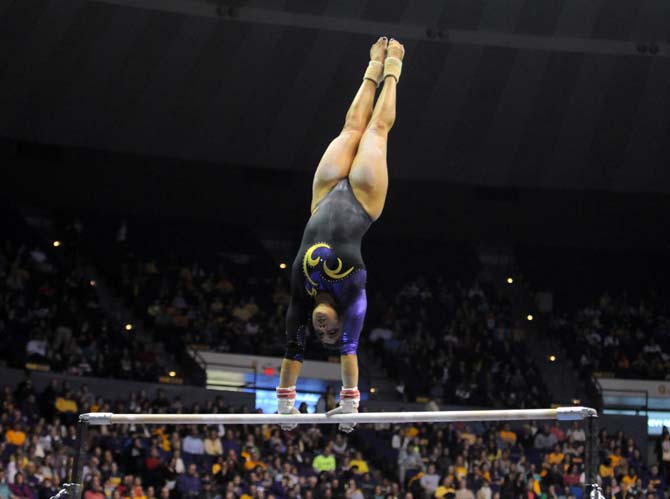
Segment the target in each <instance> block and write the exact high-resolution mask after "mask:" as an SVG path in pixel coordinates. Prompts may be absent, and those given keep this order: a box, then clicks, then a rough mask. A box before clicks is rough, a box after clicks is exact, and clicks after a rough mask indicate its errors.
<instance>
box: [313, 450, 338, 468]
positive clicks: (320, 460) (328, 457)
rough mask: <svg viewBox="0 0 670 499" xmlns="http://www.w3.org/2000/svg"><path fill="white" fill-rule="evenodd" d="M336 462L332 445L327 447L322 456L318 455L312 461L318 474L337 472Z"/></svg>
mask: <svg viewBox="0 0 670 499" xmlns="http://www.w3.org/2000/svg"><path fill="white" fill-rule="evenodd" d="M335 467H336V462H335V456H334V455H333V453H332V451H331V444H328V445H326V447H325V448H324V449H323V452H322V453H321V454H318V455H317V456H316V457H315V458H314V460H313V461H312V468H314V471H316V472H317V473H321V472H324V471H328V472H332V471H335Z"/></svg>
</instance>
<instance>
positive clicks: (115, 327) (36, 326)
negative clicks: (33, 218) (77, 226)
mask: <svg viewBox="0 0 670 499" xmlns="http://www.w3.org/2000/svg"><path fill="white" fill-rule="evenodd" d="M96 285H97V283H96V282H95V280H92V279H90V278H89V277H88V273H87V272H86V270H85V268H84V265H83V264H82V263H81V258H80V256H79V254H78V252H77V248H76V246H71V245H69V244H67V243H65V242H61V241H57V242H54V243H52V245H51V247H47V246H45V245H43V244H39V243H37V244H27V243H17V242H14V241H11V240H5V241H3V243H2V245H1V246H0V296H2V300H0V352H1V353H0V359H4V360H5V361H6V362H7V363H8V364H9V365H10V366H14V367H23V366H25V365H26V364H27V363H31V364H36V365H41V366H47V367H48V368H49V369H50V370H52V371H58V372H68V373H71V374H80V375H96V376H113V377H120V378H126V379H130V378H132V379H137V380H156V379H157V377H158V373H163V372H165V371H164V367H163V366H162V363H163V362H166V361H169V356H167V355H165V354H164V351H163V348H162V344H161V343H160V342H155V341H151V340H150V339H148V338H140V337H138V336H137V335H133V334H129V332H128V331H126V330H125V329H124V324H121V323H119V322H118V321H116V320H114V319H113V318H110V317H108V316H107V315H106V314H104V313H103V311H102V310H101V308H100V302H99V299H98V295H97V293H96V289H95V288H96Z"/></svg>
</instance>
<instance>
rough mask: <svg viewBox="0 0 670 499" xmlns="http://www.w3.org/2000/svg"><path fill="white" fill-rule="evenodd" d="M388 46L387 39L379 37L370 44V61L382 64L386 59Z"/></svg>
mask: <svg viewBox="0 0 670 499" xmlns="http://www.w3.org/2000/svg"><path fill="white" fill-rule="evenodd" d="M387 45H388V38H386V37H385V36H381V37H379V39H378V40H377V41H376V42H375V43H373V44H372V47H370V60H371V61H377V62H381V63H382V64H383V63H384V59H386V46H387Z"/></svg>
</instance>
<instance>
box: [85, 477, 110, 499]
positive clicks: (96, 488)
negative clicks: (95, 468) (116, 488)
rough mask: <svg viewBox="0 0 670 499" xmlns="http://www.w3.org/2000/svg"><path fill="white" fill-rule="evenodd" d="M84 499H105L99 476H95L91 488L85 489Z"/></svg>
mask: <svg viewBox="0 0 670 499" xmlns="http://www.w3.org/2000/svg"><path fill="white" fill-rule="evenodd" d="M84 499H105V494H104V492H103V490H102V484H101V483H100V476H99V475H95V476H94V477H93V478H92V479H91V482H90V484H89V486H88V487H86V488H85V489H84Z"/></svg>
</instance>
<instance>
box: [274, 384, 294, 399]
mask: <svg viewBox="0 0 670 499" xmlns="http://www.w3.org/2000/svg"><path fill="white" fill-rule="evenodd" d="M277 398H279V399H295V386H289V387H286V388H282V387H280V386H278V387H277Z"/></svg>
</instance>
